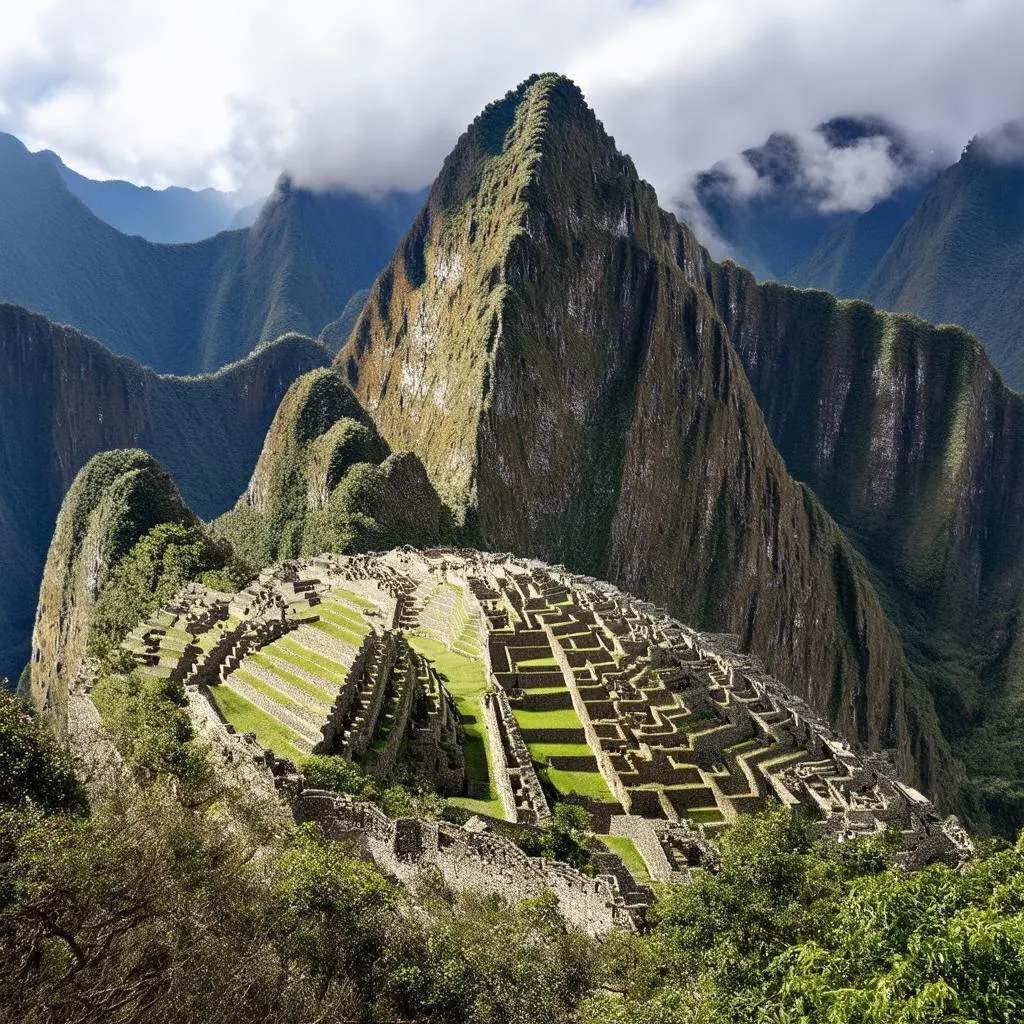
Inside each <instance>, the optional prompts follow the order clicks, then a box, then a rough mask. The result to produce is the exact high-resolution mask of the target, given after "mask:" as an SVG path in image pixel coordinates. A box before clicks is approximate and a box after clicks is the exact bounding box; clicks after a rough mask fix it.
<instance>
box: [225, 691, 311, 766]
mask: <svg viewBox="0 0 1024 1024" xmlns="http://www.w3.org/2000/svg"><path fill="white" fill-rule="evenodd" d="M209 693H210V699H211V700H212V701H213V703H214V706H215V707H216V708H217V710H218V711H219V712H220V714H221V717H222V718H223V719H224V721H226V722H228V723H230V724H231V725H233V726H234V727H235V731H236V732H254V733H256V740H257V742H258V743H259V744H260V745H261V746H263V747H266V748H267V749H268V750H272V751H273V752H274V753H275V754H277V755H278V756H279V757H287V758H289V759H291V760H292V761H296V762H298V761H299V760H300V759H301V758H303V757H305V756H306V755H305V754H304V753H303V752H302V751H301V750H300V749H299V748H298V747H297V746H296V745H295V743H296V741H298V740H299V736H298V734H297V733H295V732H293V731H292V730H291V729H289V728H288V727H287V726H286V725H282V724H281V723H280V722H279V721H277V719H276V718H272V717H271V716H270V715H268V714H267V713H266V712H265V711H261V710H260V709H259V708H258V707H256V705H255V704H251V703H250V702H249V701H247V700H246V699H245V698H244V697H241V696H239V695H238V694H237V693H235V692H234V691H233V690H229V689H228V688H227V687H226V686H211V687H210V690H209Z"/></svg>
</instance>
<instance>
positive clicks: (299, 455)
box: [213, 369, 446, 568]
mask: <svg viewBox="0 0 1024 1024" xmlns="http://www.w3.org/2000/svg"><path fill="white" fill-rule="evenodd" d="M445 523H446V516H445V514H444V510H443V508H442V505H441V500H440V498H438V496H437V492H436V491H435V490H434V488H433V486H432V485H431V483H430V481H429V479H428V478H427V474H426V471H425V470H424V469H423V464H422V463H421V462H420V460H419V459H418V458H417V457H416V456H415V455H412V454H411V453H409V452H396V453H392V452H391V450H390V449H389V448H388V446H387V444H386V443H385V442H384V440H383V439H382V438H381V436H380V435H379V434H378V433H377V428H376V427H375V426H374V424H373V421H372V420H371V419H370V417H369V416H367V415H366V412H365V411H364V410H363V409H362V407H361V406H360V405H359V402H358V401H357V400H356V397H355V395H353V394H352V392H351V391H350V390H349V388H348V387H347V385H346V384H345V383H344V382H343V381H342V379H341V376H340V375H339V374H338V373H337V372H336V371H334V370H326V369H325V370H314V371H313V372H311V373H308V374H306V375H305V376H303V377H300V378H299V379H298V380H297V381H296V382H295V383H294V384H293V385H292V386H291V387H290V388H289V389H288V393H287V394H286V395H285V396H284V399H283V401H282V402H281V405H280V408H279V409H278V410H277V414H276V415H275V416H274V422H273V423H272V424H271V426H270V430H269V431H268V432H267V437H266V440H265V441H264V444H263V450H262V452H261V453H260V457H259V461H258V462H257V463H256V468H255V469H254V470H253V474H252V479H251V480H250V481H249V486H248V487H247V488H246V490H245V493H244V494H243V495H242V496H241V497H240V498H239V499H238V502H237V503H236V505H235V507H234V508H233V509H231V510H230V511H229V512H226V513H225V514H224V515H223V516H221V517H220V518H219V519H218V520H217V521H216V522H215V523H214V524H213V532H214V535H215V536H218V537H223V538H225V539H227V540H229V541H230V542H231V544H232V547H233V548H234V550H235V552H236V553H237V554H238V555H239V556H241V557H242V558H243V559H245V561H246V562H248V563H249V564H250V565H252V566H254V567H256V568H263V567H264V566H267V565H270V564H271V563H273V562H277V561H281V560H283V559H286V558H295V557H297V556H299V555H318V554H322V553H323V552H325V551H334V552H338V553H344V552H349V551H383V550H386V549H388V548H392V547H396V546H398V545H401V544H414V545H417V546H419V547H425V546H430V545H433V544H437V543H438V541H439V540H440V539H441V536H442V531H443V529H444V527H445Z"/></svg>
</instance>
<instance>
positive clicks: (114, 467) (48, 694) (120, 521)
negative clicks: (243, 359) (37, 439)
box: [32, 450, 197, 729]
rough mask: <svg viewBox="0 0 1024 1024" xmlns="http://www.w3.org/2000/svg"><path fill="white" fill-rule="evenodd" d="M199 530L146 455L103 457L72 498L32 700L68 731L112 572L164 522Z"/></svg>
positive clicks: (55, 554)
mask: <svg viewBox="0 0 1024 1024" xmlns="http://www.w3.org/2000/svg"><path fill="white" fill-rule="evenodd" d="M166 522H178V523H182V524H185V525H192V524H195V523H197V520H196V517H195V515H194V514H193V513H192V512H191V511H190V510H189V509H188V508H187V506H186V505H185V503H184V502H183V501H182V499H181V495H180V494H178V491H177V488H176V487H175V486H174V483H173V482H172V481H171V478H170V477H169V476H168V475H167V472H166V470H164V469H163V467H162V466H161V465H160V464H159V463H158V462H157V461H156V460H155V459H154V458H153V457H152V456H150V455H148V454H147V453H146V452H143V451H138V450H126V451H116V452H103V453H102V454H100V455H97V456H95V457H94V458H93V459H91V460H90V462H89V463H88V465H86V466H85V468H84V469H83V470H82V471H81V472H80V473H79V474H78V476H77V477H76V479H75V482H74V484H73V485H72V486H71V489H70V490H69V491H68V494H67V497H66V498H65V499H64V503H63V505H62V506H61V510H60V515H59V516H58V517H57V529H56V531H55V532H54V535H53V542H52V544H51V545H50V551H49V554H48V555H47V558H46V570H45V572H44V574H43V584H42V587H41V588H40V591H39V606H38V610H37V612H36V623H35V629H34V630H33V633H32V698H33V700H34V702H35V704H36V706H37V707H38V708H39V709H40V710H44V709H45V710H46V711H47V712H48V714H49V716H50V718H51V720H52V721H53V722H54V723H55V724H56V725H57V727H58V729H62V728H63V727H64V725H65V723H66V718H67V706H68V692H69V690H70V688H71V686H72V684H73V683H74V681H75V679H76V677H77V675H78V671H79V669H80V667H81V664H82V658H83V656H84V655H85V652H86V645H87V643H88V640H89V630H90V626H91V623H92V610H93V607H94V605H95V603H96V598H97V597H98V596H99V593H100V589H101V587H102V586H103V584H104V583H105V582H106V580H107V579H108V577H109V575H110V572H111V570H112V569H113V568H114V566H116V565H117V563H118V562H119V561H120V559H121V558H123V557H124V556H125V555H126V554H127V553H128V552H129V551H130V550H131V548H132V547H133V546H134V545H135V543H136V541H138V540H139V538H140V537H142V536H143V534H145V533H147V532H148V531H149V530H150V529H152V528H153V527H154V526H156V525H157V524H158V523H166Z"/></svg>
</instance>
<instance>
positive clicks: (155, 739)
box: [90, 671, 210, 798]
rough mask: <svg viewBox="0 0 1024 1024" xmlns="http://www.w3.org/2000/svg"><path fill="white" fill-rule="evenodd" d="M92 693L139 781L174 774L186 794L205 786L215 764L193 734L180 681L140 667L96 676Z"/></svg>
mask: <svg viewBox="0 0 1024 1024" xmlns="http://www.w3.org/2000/svg"><path fill="white" fill-rule="evenodd" d="M90 696H91V698H92V701H93V703H94V704H95V705H96V709H97V711H99V713H100V717H101V718H102V719H103V724H104V726H105V727H106V728H107V730H108V732H109V733H110V734H111V736H112V738H113V740H114V743H115V744H116V746H117V748H118V750H119V751H120V752H121V755H122V756H123V757H124V759H125V762H126V764H127V765H128V766H129V767H130V768H131V769H132V771H133V772H134V774H135V776H136V777H137V778H138V779H139V780H140V781H142V782H144V783H152V782H154V781H156V780H157V779H158V778H160V777H162V776H170V777H172V778H174V779H176V780H177V781H178V782H179V783H180V784H181V786H182V793H183V796H185V798H187V794H198V793H200V792H202V790H203V788H204V787H205V786H206V784H207V783H208V782H209V780H210V768H209V764H208V763H207V760H206V756H205V751H203V750H202V749H201V748H199V747H197V745H196V742H195V740H194V738H193V737H194V734H193V730H192V725H191V722H190V720H189V717H188V714H187V712H186V711H185V709H184V705H185V695H184V693H183V691H182V689H181V687H180V686H179V685H177V684H174V683H172V682H171V681H170V680H167V679H160V678H157V677H156V676H153V675H150V674H148V673H145V672H141V671H133V672H131V673H130V674H127V675H120V674H108V675H104V676H101V678H100V679H99V680H97V682H96V685H95V686H94V687H93V690H92V693H91V694H90Z"/></svg>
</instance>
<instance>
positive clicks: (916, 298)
mask: <svg viewBox="0 0 1024 1024" xmlns="http://www.w3.org/2000/svg"><path fill="white" fill-rule="evenodd" d="M990 146H991V142H990V140H987V139H986V138H984V137H982V138H980V139H975V140H974V141H972V143H971V144H970V145H969V146H968V147H967V148H966V149H965V151H964V153H963V155H962V156H961V158H960V160H959V161H958V162H957V163H955V164H954V165H953V166H952V167H950V168H949V169H948V170H947V171H946V172H945V173H944V174H943V175H942V177H941V178H940V179H939V180H938V182H936V184H935V186H934V187H933V188H932V189H931V191H930V192H929V193H928V194H927V196H925V197H924V199H923V201H922V202H921V204H920V205H919V206H918V207H917V209H916V210H915V211H914V214H913V216H911V217H910V218H909V219H908V220H907V222H906V223H905V224H904V225H903V228H902V229H901V231H900V233H899V234H898V235H897V236H896V238H895V240H894V241H893V243H892V245H891V246H890V247H889V248H888V250H887V251H886V253H885V255H884V256H883V257H882V258H881V259H880V260H879V262H878V264H877V266H876V267H875V268H874V271H873V272H872V274H871V276H870V277H869V278H868V279H867V281H866V282H865V284H864V286H863V288H862V289H861V292H860V294H861V296H862V297H863V298H865V299H867V300H868V301H869V302H871V303H873V304H874V305H876V306H879V307H881V308H883V309H893V310H900V311H904V312H908V313H916V314H917V315H918V316H922V317H924V318H925V319H927V320H931V321H932V322H933V323H955V324H960V325H961V326H962V327H964V328H966V329H967V330H969V331H971V332H972V333H974V334H976V335H977V336H978V338H980V339H981V341H982V342H983V343H984V345H985V348H986V350H987V351H988V354H989V357H990V358H991V359H992V362H993V363H994V364H995V366H996V368H997V369H998V370H999V372H1000V373H1001V374H1002V375H1003V376H1004V377H1005V379H1006V380H1007V382H1008V383H1009V384H1010V385H1011V386H1013V387H1015V388H1018V389H1019V388H1022V387H1024V339H1022V333H1021V313H1022V310H1024V283H1022V282H1024V162H1022V160H1021V158H1020V157H1019V156H1018V157H1016V158H1014V159H1005V158H1003V157H1001V156H996V155H993V153H992V152H991V149H990Z"/></svg>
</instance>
